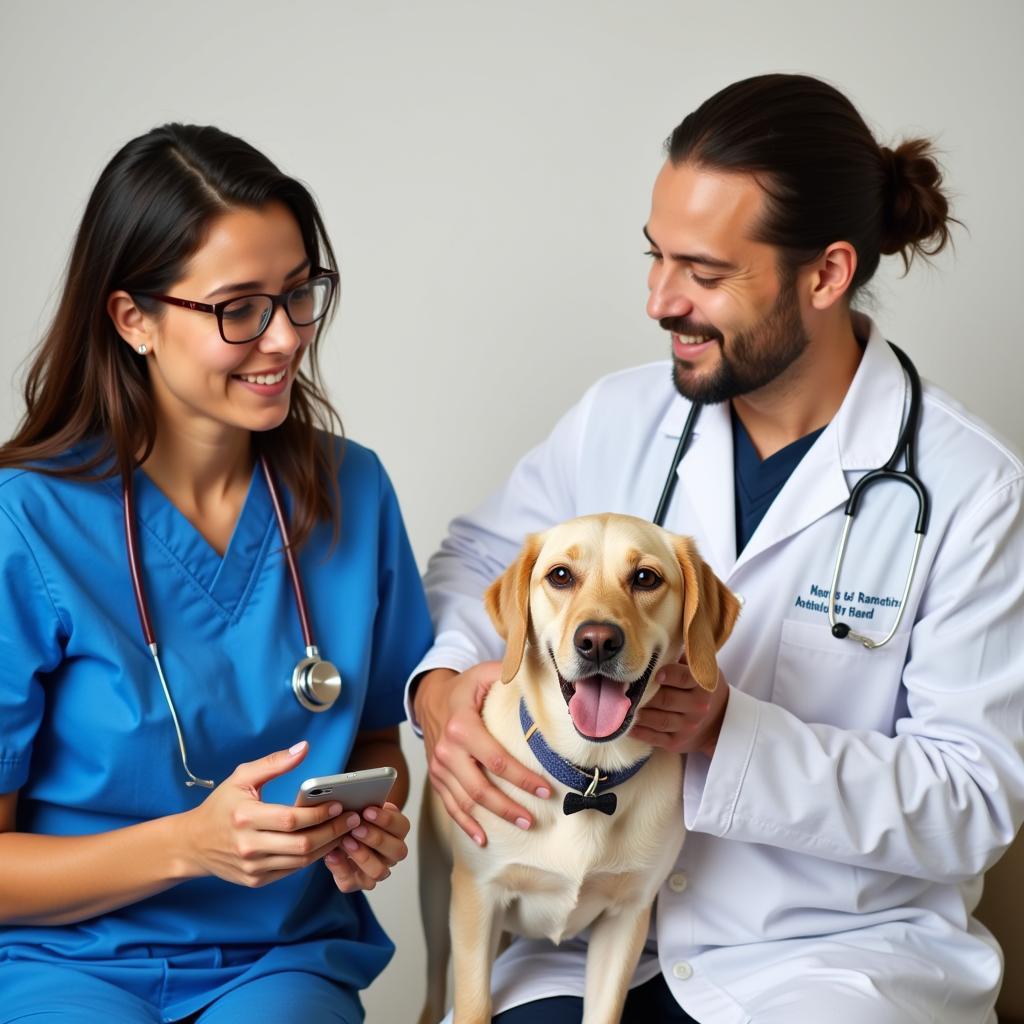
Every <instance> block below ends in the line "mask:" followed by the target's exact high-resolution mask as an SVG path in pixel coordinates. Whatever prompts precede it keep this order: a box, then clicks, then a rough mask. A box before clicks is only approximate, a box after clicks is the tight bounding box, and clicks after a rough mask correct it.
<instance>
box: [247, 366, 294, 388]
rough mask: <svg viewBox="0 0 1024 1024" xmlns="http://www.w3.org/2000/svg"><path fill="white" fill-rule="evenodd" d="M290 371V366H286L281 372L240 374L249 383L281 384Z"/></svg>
mask: <svg viewBox="0 0 1024 1024" xmlns="http://www.w3.org/2000/svg"><path fill="white" fill-rule="evenodd" d="M287 373H288V367H287V366H286V367H285V368H284V369H283V370H282V371H281V372H280V373H274V374H263V373H260V374H252V373H240V374H239V375H238V376H239V377H240V378H241V379H242V380H244V381H246V382H247V383H249V384H279V383H280V382H281V381H283V380H284V378H285V376H286V375H287Z"/></svg>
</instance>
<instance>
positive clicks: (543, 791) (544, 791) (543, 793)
mask: <svg viewBox="0 0 1024 1024" xmlns="http://www.w3.org/2000/svg"><path fill="white" fill-rule="evenodd" d="M537 796H539V797H540V798H541V799H542V800H547V798H548V797H549V796H551V790H550V789H548V787H547V786H541V787H540V789H538V790H537Z"/></svg>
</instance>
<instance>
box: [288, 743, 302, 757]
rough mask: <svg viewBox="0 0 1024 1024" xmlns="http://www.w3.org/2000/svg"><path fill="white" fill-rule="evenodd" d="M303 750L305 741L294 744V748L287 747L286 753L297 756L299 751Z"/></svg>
mask: <svg viewBox="0 0 1024 1024" xmlns="http://www.w3.org/2000/svg"><path fill="white" fill-rule="evenodd" d="M305 749H306V741H305V740H299V742H298V743H296V744H295V746H294V747H289V748H288V753H289V754H298V753H299V752H300V751H302V750H305Z"/></svg>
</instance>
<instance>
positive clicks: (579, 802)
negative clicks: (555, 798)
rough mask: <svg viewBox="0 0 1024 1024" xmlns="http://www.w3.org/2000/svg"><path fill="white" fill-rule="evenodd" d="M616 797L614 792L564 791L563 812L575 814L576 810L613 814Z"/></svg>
mask: <svg viewBox="0 0 1024 1024" xmlns="http://www.w3.org/2000/svg"><path fill="white" fill-rule="evenodd" d="M617 802H618V801H617V799H616V797H615V794H614V793H596V794H595V795H594V796H587V794H586V793H566V794H565V799H564V800H563V801H562V813H563V814H575V813H576V812H577V811H600V812H601V813H602V814H614V813H615V804H616V803H617Z"/></svg>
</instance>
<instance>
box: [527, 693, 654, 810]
mask: <svg viewBox="0 0 1024 1024" xmlns="http://www.w3.org/2000/svg"><path fill="white" fill-rule="evenodd" d="M519 724H520V725H521V726H522V727H523V735H524V737H525V738H526V742H527V744H528V745H529V747H530V750H532V751H533V756H534V757H536V758H537V760H538V761H539V762H540V764H541V767H542V768H543V769H544V770H545V771H546V772H547V773H548V774H549V775H550V776H551V777H552V778H554V779H557V780H558V781H559V782H560V783H562V785H563V786H568V787H569V789H571V790H576V791H577V792H575V793H566V795H565V800H564V801H563V803H562V813H563V814H575V813H576V812H577V811H588V810H594V811H601V812H602V813H603V814H613V813H614V812H615V805H616V799H615V794H614V793H609V792H608V790H610V789H614V788H615V787H616V786H619V785H621V784H622V783H623V782H625V781H626V780H627V779H631V778H632V777H633V776H634V775H636V773H637V772H638V771H640V769H641V768H643V766H644V765H645V764H647V762H648V760H649V759H650V755H649V754H648V756H647V757H643V758H641V759H640V760H639V761H636V762H634V763H633V764H631V765H629V766H628V767H626V768H620V769H618V770H617V771H614V772H609V773H608V774H607V775H601V774H600V769H597V768H593V769H587V768H581V767H580V766H579V765H577V764H573V763H572V761H568V760H566V759H565V758H564V757H562V756H561V755H560V754H556V753H555V752H554V751H553V750H552V749H551V748H550V747H549V746H548V745H547V742H546V741H545V739H544V737H543V735H541V732H540V730H539V729H538V728H537V723H536V722H534V720H533V719H532V718H531V717H530V712H529V711H528V710H527V709H526V699H525V698H523V699H521V700H520V701H519ZM598 789H600V790H601V792H600V793H599V792H598Z"/></svg>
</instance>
